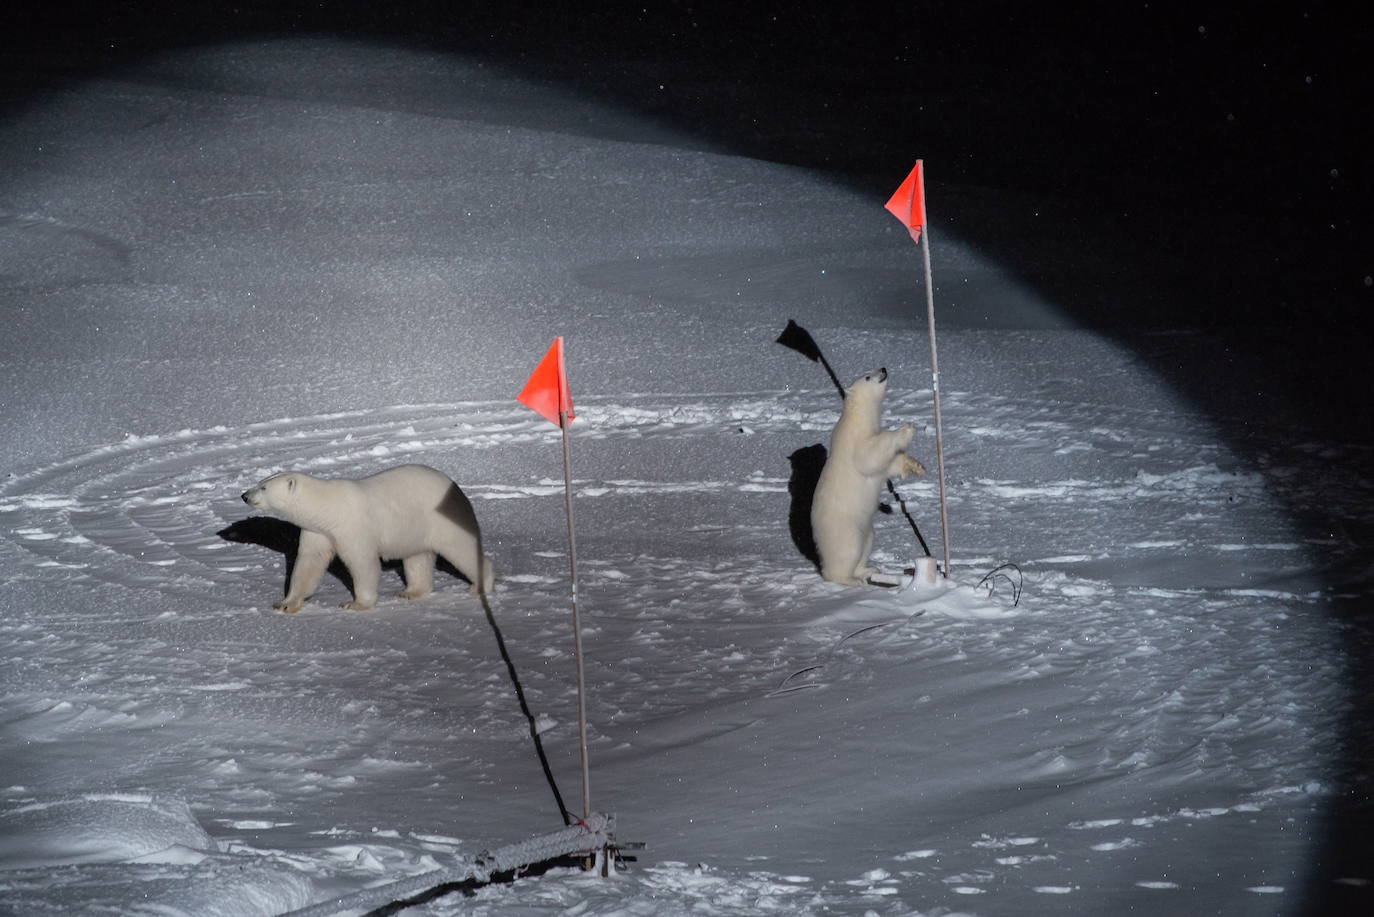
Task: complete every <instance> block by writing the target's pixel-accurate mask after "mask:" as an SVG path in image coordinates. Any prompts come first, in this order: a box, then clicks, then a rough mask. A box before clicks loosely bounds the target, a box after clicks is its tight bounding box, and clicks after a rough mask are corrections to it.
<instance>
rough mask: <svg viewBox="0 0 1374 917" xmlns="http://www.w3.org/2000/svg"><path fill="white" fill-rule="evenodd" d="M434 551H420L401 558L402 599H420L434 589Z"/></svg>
mask: <svg viewBox="0 0 1374 917" xmlns="http://www.w3.org/2000/svg"><path fill="white" fill-rule="evenodd" d="M434 556H435V555H434V552H433V551H422V552H420V553H419V554H412V555H410V556H409V557H405V558H402V559H401V570H402V571H403V572H404V573H405V577H406V588H405V591H404V592H402V593H401V598H403V599H422V598H424V597H425V596H427V595H429V594H430V593H431V592H433V591H434Z"/></svg>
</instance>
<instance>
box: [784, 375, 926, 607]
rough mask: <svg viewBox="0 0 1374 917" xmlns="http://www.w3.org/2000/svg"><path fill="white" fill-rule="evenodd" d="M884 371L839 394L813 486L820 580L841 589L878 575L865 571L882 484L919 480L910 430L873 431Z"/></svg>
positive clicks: (879, 412) (920, 469)
mask: <svg viewBox="0 0 1374 917" xmlns="http://www.w3.org/2000/svg"><path fill="white" fill-rule="evenodd" d="M886 392H887V369H886V368H883V369H879V370H878V371H876V372H871V373H868V374H866V375H864V376H861V377H860V378H858V379H856V380H854V383H853V384H852V385H850V386H849V388H847V389H845V399H844V408H843V409H842V410H841V411H840V419H839V421H838V422H837V423H836V424H835V430H834V432H833V433H831V435H830V454H829V455H828V456H827V457H826V460H825V465H824V466H823V467H822V468H821V476H820V479H819V480H818V481H817V482H816V495H815V497H814V498H813V500H812V503H811V531H812V534H813V535H814V536H815V539H816V552H817V553H818V554H819V555H820V561H821V576H822V577H823V578H824V579H827V580H829V581H830V582H832V583H839V584H841V585H843V586H862V585H863V584H864V580H865V578H867V577H868V576H871V575H872V574H874V573H877V572H878V569H877V568H876V567H870V566H869V565H868V555H869V553H870V552H871V551H872V550H873V513H874V512H875V511H876V510H877V509H878V497H879V493H880V491H881V490H882V486H883V482H884V481H885V480H886V479H888V478H904V477H907V476H909V475H920V474H925V471H926V470H925V468H924V467H923V466H922V465H921V463H920V462H918V461H916V460H915V459H914V458H912V457H911V456H909V455H907V454H906V451H905V450H906V447H907V445H908V444H909V443H910V442H911V438H912V436H913V435H914V434H915V432H916V431H915V430H914V429H913V428H912V426H911V424H903V425H902V426H900V427H898V428H897V429H895V430H883V429H882V428H881V427H880V426H879V422H880V420H881V417H882V408H883V395H884V394H885V393H886Z"/></svg>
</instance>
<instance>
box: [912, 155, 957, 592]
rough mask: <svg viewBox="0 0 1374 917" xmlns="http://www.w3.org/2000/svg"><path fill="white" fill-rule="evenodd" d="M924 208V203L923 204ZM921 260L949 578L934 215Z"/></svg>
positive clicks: (920, 165)
mask: <svg viewBox="0 0 1374 917" xmlns="http://www.w3.org/2000/svg"><path fill="white" fill-rule="evenodd" d="M916 168H917V169H919V170H920V172H921V174H920V187H921V188H922V189H924V188H925V165H924V163H923V162H922V161H921V160H919V159H918V160H917V161H916ZM922 208H923V209H924V202H922ZM921 261H922V263H923V265H924V267H925V275H926V277H925V279H926V324H927V327H928V328H929V331H930V379H931V394H932V397H933V398H934V400H935V463H936V466H937V467H938V468H939V473H940V538H941V540H942V541H944V543H945V566H944V570H943V573H944V575H945V578H946V579H949V515H948V513H946V511H945V447H944V439H945V437H944V427H943V425H942V424H941V422H940V357H939V354H938V353H937V352H936V349H935V286H934V284H933V283H932V282H931V277H930V216H929V214H926V215H925V226H923V227H922V229H921Z"/></svg>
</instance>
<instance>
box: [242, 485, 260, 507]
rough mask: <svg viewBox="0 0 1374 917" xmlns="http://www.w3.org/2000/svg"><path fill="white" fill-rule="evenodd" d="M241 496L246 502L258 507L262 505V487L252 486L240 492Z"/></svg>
mask: <svg viewBox="0 0 1374 917" xmlns="http://www.w3.org/2000/svg"><path fill="white" fill-rule="evenodd" d="M240 496H241V497H242V498H243V502H244V503H247V504H248V505H249V506H252V507H257V506H259V505H260V503H259V501H260V500H261V499H262V488H261V487H250V488H248V489H247V490H245V491H244V492H243V493H242V494H240Z"/></svg>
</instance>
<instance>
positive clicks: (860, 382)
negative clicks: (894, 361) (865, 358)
mask: <svg viewBox="0 0 1374 917" xmlns="http://www.w3.org/2000/svg"><path fill="white" fill-rule="evenodd" d="M886 393H887V367H886V366H884V367H882V368H881V369H875V370H873V371H872V372H870V373H864V374H863V375H862V376H860V377H859V378H857V379H855V380H854V381H853V382H851V383H850V384H849V388H847V389H845V390H844V394H845V397H846V398H858V399H860V400H861V401H872V402H875V403H877V402H881V401H882V400H883V395H884V394H886Z"/></svg>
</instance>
